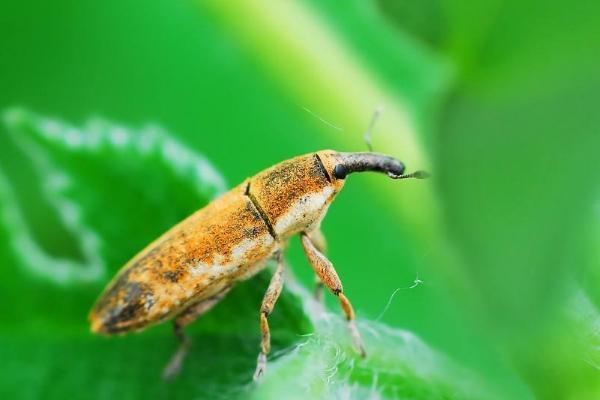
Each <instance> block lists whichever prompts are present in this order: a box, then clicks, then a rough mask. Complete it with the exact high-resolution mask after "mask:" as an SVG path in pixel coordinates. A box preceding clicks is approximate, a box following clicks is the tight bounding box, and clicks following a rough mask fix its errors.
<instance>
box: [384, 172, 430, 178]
mask: <svg viewBox="0 0 600 400" xmlns="http://www.w3.org/2000/svg"><path fill="white" fill-rule="evenodd" d="M388 176H389V177H390V178H392V179H410V178H415V179H427V178H429V177H430V176H431V175H430V174H429V172H426V171H415V172H412V173H410V174H405V175H394V174H392V173H388Z"/></svg>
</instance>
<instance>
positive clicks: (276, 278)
mask: <svg viewBox="0 0 600 400" xmlns="http://www.w3.org/2000/svg"><path fill="white" fill-rule="evenodd" d="M284 265H285V264H284V261H283V252H282V251H279V253H278V254H277V269H275V273H274V274H273V276H272V277H271V281H270V282H269V287H268V288H267V292H266V293H265V296H264V298H263V301H262V305H261V307H260V330H261V332H262V341H261V345H260V353H259V354H258V359H257V360H256V371H255V372H254V380H255V381H256V380H258V379H259V378H260V377H261V376H262V375H263V374H264V373H265V371H266V370H267V354H269V352H270V351H271V331H270V329H269V321H268V320H267V317H268V316H269V315H270V314H271V312H273V307H275V302H276V301H277V299H278V298H279V295H280V294H281V290H282V289H283V270H284Z"/></svg>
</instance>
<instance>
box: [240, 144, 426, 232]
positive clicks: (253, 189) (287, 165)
mask: <svg viewBox="0 0 600 400" xmlns="http://www.w3.org/2000/svg"><path fill="white" fill-rule="evenodd" d="M363 171H376V172H383V173H385V174H387V175H388V176H389V177H390V178H392V179H402V178H408V177H417V178H422V177H424V173H422V172H418V173H414V174H410V175H403V173H404V165H403V164H402V163H401V162H400V161H398V160H396V159H395V158H393V157H389V156H385V155H382V154H377V153H339V152H336V151H332V150H323V151H319V152H317V153H311V154H305V155H303V156H299V157H295V158H292V159H290V160H286V161H283V162H281V163H279V164H276V165H274V166H272V167H271V168H269V169H266V170H264V171H262V172H261V173H259V174H258V175H256V176H254V177H252V178H250V179H249V182H248V186H247V187H246V189H245V190H246V194H247V195H248V196H250V198H251V199H252V201H253V202H254V203H255V204H256V205H257V208H259V209H260V212H261V213H262V214H263V215H264V218H265V219H266V221H268V223H269V224H270V226H271V230H272V231H273V234H274V235H275V236H277V237H278V238H283V239H285V238H288V237H290V236H292V235H294V234H296V233H298V232H301V231H306V232H309V231H311V230H313V229H316V228H318V227H319V225H320V223H321V220H322V219H323V217H324V216H325V213H326V212H327V209H328V207H329V205H330V204H331V202H332V201H333V199H334V198H335V196H336V195H337V194H338V193H339V192H340V190H342V187H343V186H344V184H345V183H346V177H347V176H348V175H349V174H351V173H354V172H363Z"/></svg>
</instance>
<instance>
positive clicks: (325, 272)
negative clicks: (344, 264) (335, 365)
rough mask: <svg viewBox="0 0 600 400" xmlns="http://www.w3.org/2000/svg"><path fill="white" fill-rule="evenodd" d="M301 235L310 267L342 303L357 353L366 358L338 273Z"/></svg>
mask: <svg viewBox="0 0 600 400" xmlns="http://www.w3.org/2000/svg"><path fill="white" fill-rule="evenodd" d="M301 235H302V246H303V247H304V252H305V253H306V256H307V257H308V261H309V263H310V265H311V266H312V267H313V269H314V270H315V273H316V274H317V275H318V276H319V278H320V279H321V281H322V282H323V283H324V284H325V286H327V288H328V289H329V290H330V291H331V292H332V293H333V294H334V295H336V296H337V298H338V300H339V301H340V305H341V306H342V310H343V311H344V314H345V315H346V320H347V321H348V329H349V330H350V335H351V336H352V342H353V343H354V347H356V349H357V351H358V352H359V354H360V355H361V356H362V357H365V356H366V352H365V348H364V345H363V342H362V339H361V337H360V334H359V333H358V329H356V324H355V323H354V318H355V316H354V309H353V308H352V304H350V300H348V298H347V297H346V296H345V295H344V293H343V291H344V289H343V287H342V282H341V281H340V278H339V277H338V275H337V272H335V269H334V268H333V264H332V263H331V261H329V260H328V259H327V258H326V257H325V256H324V255H323V253H321V252H320V251H319V250H318V249H317V248H316V246H315V244H314V243H313V242H312V240H311V238H310V237H309V236H308V235H307V234H306V233H302V234H301Z"/></svg>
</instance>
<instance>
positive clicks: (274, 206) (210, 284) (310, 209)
mask: <svg viewBox="0 0 600 400" xmlns="http://www.w3.org/2000/svg"><path fill="white" fill-rule="evenodd" d="M336 154H337V153H335V152H333V151H321V152H318V153H312V154H308V155H304V156H299V157H296V158H293V159H290V160H287V161H284V162H282V163H280V164H277V165H275V166H273V167H271V168H269V169H267V170H265V171H263V172H261V173H259V174H257V175H256V176H254V177H252V178H249V179H247V180H246V181H245V182H244V183H242V184H241V185H239V186H236V187H235V188H233V189H232V190H230V191H229V192H227V193H225V194H224V195H223V196H221V197H220V198H218V199H216V200H215V201H213V202H212V203H210V204H209V205H207V206H206V207H204V208H203V209H201V210H199V211H197V212H196V213H194V214H193V215H191V216H190V217H188V218H187V219H185V220H184V221H182V222H181V223H179V224H178V225H176V226H175V227H173V228H172V229H171V230H169V231H168V232H166V233H165V234H164V235H163V236H161V237H160V238H159V239H157V240H156V241H155V242H153V243H152V244H150V245H149V246H148V247H146V248H145V249H144V250H143V251H142V252H140V253H139V254H138V255H137V256H136V257H134V258H133V259H132V260H131V261H130V262H129V263H127V265H125V267H123V269H122V270H121V271H120V273H119V274H118V275H117V277H116V278H115V279H114V280H113V281H112V282H111V283H110V284H109V286H108V287H107V289H106V290H105V292H104V293H103V294H102V296H101V297H100V299H99V300H98V302H97V303H96V305H95V306H94V308H93V310H92V312H91V313H90V321H91V323H92V330H93V331H95V332H101V333H104V334H114V333H124V332H128V331H136V330H141V329H143V328H146V327H147V326H149V325H152V324H154V323H157V322H160V321H164V320H166V319H170V318H173V317H175V316H177V315H179V314H180V313H181V312H182V311H183V310H185V309H187V308H189V307H190V306H192V305H194V304H195V303H198V302H202V301H203V300H205V299H208V298H210V297H212V296H215V295H216V294H218V293H220V292H222V291H223V290H225V289H227V288H229V287H231V286H233V285H234V284H235V282H237V281H240V280H243V279H247V278H250V277H251V276H253V275H255V274H256V273H257V272H258V271H260V270H261V269H262V268H263V267H264V265H265V262H266V261H267V260H268V259H269V258H270V257H272V256H273V254H274V253H275V252H276V251H278V250H279V249H280V248H281V247H282V245H284V244H285V241H286V240H287V239H288V238H289V237H290V236H292V235H294V234H297V233H299V232H301V231H311V230H314V229H315V228H317V227H318V226H319V224H320V221H321V219H322V218H323V216H324V214H325V212H326V210H327V207H328V206H329V204H330V203H331V201H332V200H333V198H334V196H335V195H336V194H337V193H338V192H339V190H340V189H341V188H342V186H343V184H344V180H342V179H335V178H334V177H332V176H331V175H330V173H328V172H327V171H328V170H329V171H331V170H332V169H333V166H334V164H335V163H336Z"/></svg>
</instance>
